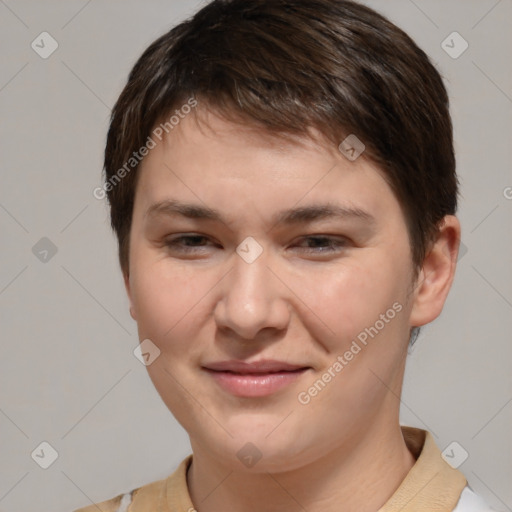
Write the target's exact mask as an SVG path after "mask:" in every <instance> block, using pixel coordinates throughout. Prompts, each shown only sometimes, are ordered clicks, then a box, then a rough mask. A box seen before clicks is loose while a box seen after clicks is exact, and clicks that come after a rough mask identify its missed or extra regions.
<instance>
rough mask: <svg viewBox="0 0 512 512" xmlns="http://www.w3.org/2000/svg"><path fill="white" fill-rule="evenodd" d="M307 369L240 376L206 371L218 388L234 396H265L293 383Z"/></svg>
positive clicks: (238, 374)
mask: <svg viewBox="0 0 512 512" xmlns="http://www.w3.org/2000/svg"><path fill="white" fill-rule="evenodd" d="M306 370H307V368H304V369H302V370H297V371H294V372H278V373H260V374H254V373H253V374H240V373H230V372H219V371H213V370H207V371H208V373H209V374H210V375H211V376H212V377H213V378H214V379H215V381H216V382H217V383H218V384H219V386H220V387H221V388H222V389H224V390H225V391H227V392H228V393H231V394H232V395H235V396H240V397H260V396H267V395H271V394H272V393H275V392H276V391H279V390H280V389H283V388H285V387H286V386H289V385H290V384H291V383H292V382H295V381H296V380H297V379H298V378H299V377H300V376H301V375H302V374H304V373H305V372H306Z"/></svg>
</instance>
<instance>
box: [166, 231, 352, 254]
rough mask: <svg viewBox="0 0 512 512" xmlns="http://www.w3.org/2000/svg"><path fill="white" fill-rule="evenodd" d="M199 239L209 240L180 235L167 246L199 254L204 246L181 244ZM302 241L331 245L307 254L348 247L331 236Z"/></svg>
mask: <svg viewBox="0 0 512 512" xmlns="http://www.w3.org/2000/svg"><path fill="white" fill-rule="evenodd" d="M197 239H200V240H208V237H206V236H204V235H180V236H177V237H176V238H173V239H170V240H168V241H166V242H165V246H166V247H168V248H170V249H176V250H177V251H179V252H182V253H197V252H198V251H197V250H196V249H204V247H205V246H204V245H195V246H190V245H183V244H182V243H181V242H185V241H191V240H197ZM301 241H316V242H318V241H324V242H325V241H327V242H328V244H329V245H328V246H324V247H318V248H315V247H307V248H306V249H310V250H308V251H306V252H309V253H315V254H329V253H333V252H336V251H337V250H339V249H338V248H344V247H346V246H347V241H346V240H344V239H338V238H334V237H330V236H307V237H304V238H302V239H301ZM316 249H321V250H319V251H318V250H316Z"/></svg>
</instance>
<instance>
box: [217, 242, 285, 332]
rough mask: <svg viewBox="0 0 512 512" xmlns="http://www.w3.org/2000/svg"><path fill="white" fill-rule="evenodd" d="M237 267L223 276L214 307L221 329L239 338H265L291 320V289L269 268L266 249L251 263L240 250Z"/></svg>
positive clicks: (235, 255) (235, 263)
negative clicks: (219, 293) (219, 294)
mask: <svg viewBox="0 0 512 512" xmlns="http://www.w3.org/2000/svg"><path fill="white" fill-rule="evenodd" d="M233 259H234V266H233V268H232V270H231V271H230V272H229V273H228V275H227V276H226V279H223V281H222V282H223V288H222V290H221V296H220V298H219V300H218V302H217V304H216V306H215V311H214V317H215V321H216V323H217V326H218V328H219V329H220V330H221V331H223V332H224V333H226V332H227V331H229V332H230V334H231V336H233V335H236V337H237V339H239V340H240V341H242V340H243V341H263V339H267V337H268V336H272V332H274V333H275V331H282V330H283V329H285V328H286V327H287V326H288V324H289V321H290V301H289V297H287V292H289V290H288V289H287V288H286V286H284V285H283V283H282V282H281V281H280V279H278V278H277V277H276V275H275V274H276V273H277V272H276V270H275V269H271V268H269V266H270V265H269V264H271V262H270V258H269V257H268V252H267V251H266V250H264V251H263V253H262V254H261V255H260V256H259V257H258V258H257V259H256V260H255V261H252V262H251V263H248V262H247V261H245V260H244V259H243V258H242V257H240V256H239V255H238V253H235V254H234V258H233Z"/></svg>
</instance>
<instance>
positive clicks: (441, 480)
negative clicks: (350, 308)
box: [75, 427, 466, 512]
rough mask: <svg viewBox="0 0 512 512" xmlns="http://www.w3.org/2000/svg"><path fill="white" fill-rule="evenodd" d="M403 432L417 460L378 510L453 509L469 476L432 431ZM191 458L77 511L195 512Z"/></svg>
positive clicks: (430, 511) (434, 511) (445, 511)
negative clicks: (441, 447) (128, 490)
mask: <svg viewBox="0 0 512 512" xmlns="http://www.w3.org/2000/svg"><path fill="white" fill-rule="evenodd" d="M402 432H403V435H404V439H405V442H406V444H407V447H408V448H409V451H410V452H411V453H412V454H413V456H414V458H415V459H416V463H415V464H414V466H413V467H412V468H411V470H410V471H409V473H408V474H407V476H406V477H405V479H404V480H403V482H402V483H401V484H400V486H399V487H398V489H397V490H396V491H395V492H394V494H393V495H392V496H391V497H390V498H389V500H388V501H387V502H386V503H385V504H384V506H383V507H381V508H380V509H379V511H378V512H397V511H400V512H423V511H424V512H427V511H428V512H451V511H453V510H454V509H455V507H456V505H457V502H458V501H459V497H460V495H461V493H462V491H463V489H464V487H465V486H466V478H465V477H464V475H463V474H462V473H461V472H460V471H458V470H456V469H453V468H452V467H451V466H450V465H449V464H448V463H447V462H445V461H444V459H443V458H442V457H441V452H440V451H439V449H438V447H437V446H436V444H435V442H434V439H433V437H432V435H431V434H430V433H429V432H427V431H425V430H421V429H417V428H412V427H402ZM191 462H192V455H189V456H188V457H187V458H186V459H184V460H183V461H182V462H181V464H180V465H179V466H178V468H177V469H176V471H175V472H174V473H172V474H171V475H170V476H169V477H167V478H165V479H163V480H158V481H156V482H152V483H150V484H147V485H144V486H142V487H139V488H137V489H135V490H133V491H132V492H131V493H127V494H120V495H119V496H116V497H115V498H112V499H110V500H107V501H103V502H101V503H97V504H95V505H90V506H88V507H85V508H81V509H78V510H75V512H99V511H101V512H194V510H195V509H194V505H193V504H192V500H191V499H190V495H189V492H188V488H187V470H188V468H189V466H190V463H191Z"/></svg>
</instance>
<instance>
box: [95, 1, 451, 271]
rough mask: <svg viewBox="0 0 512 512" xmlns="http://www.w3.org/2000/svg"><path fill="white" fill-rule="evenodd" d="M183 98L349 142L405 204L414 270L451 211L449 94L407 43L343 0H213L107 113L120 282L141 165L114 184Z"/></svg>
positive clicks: (134, 76) (385, 23)
mask: <svg viewBox="0 0 512 512" xmlns="http://www.w3.org/2000/svg"><path fill="white" fill-rule="evenodd" d="M190 97H193V98H197V100H198V101H199V103H200V104H205V105H208V106H209V107H210V108H215V109H216V110H217V111H218V112H220V113H221V114H223V115H225V116H226V117H227V118H228V119H229V118H232V119H237V120H239V121H240V120H243V122H246V123H247V124H252V125H254V126H255V127H259V128H261V129H262V130H263V131H267V132H270V133H274V134H276V135H280V134H281V135H287V134H288V135H301V134H303V135H305V134H306V132H307V129H308V128H314V129H316V130H318V132H319V133H320V134H321V135H322V136H324V137H325V138H326V139H327V140H328V141H332V142H333V143H334V144H336V145H338V144H339V143H340V142H341V141H342V140H343V139H344V138H345V137H346V136H347V135H348V134H355V135H356V136H357V137H358V138H359V139H360V140H361V141H363V143H364V144H365V146H366V149H365V152H364V156H365V157H366V158H369V159H371V160H372V161H374V162H375V163H376V164H377V165H378V166H379V168H380V169H381V170H382V171H383V173H384V175H385V177H386V179H387V181H388V183H389V185H390V186H391V188H392V189H393V191H394V193H395V195H396V197H397V199H398V201H399V202H400V204H401V206H402V209H403V212H404V215H405V219H406V221H407V225H408V231H409V237H410V243H411V251H412V258H413V263H414V266H415V268H418V267H420V266H421V263H422V262H423V259H424V257H425V254H426V252H427V250H428V248H429V244H430V242H431V241H432V239H433V237H434V236H435V234H436V232H437V229H438V225H439V222H440V221H441V220H442V218H443V217H444V216H445V215H448V214H454V213H455V211H456V208H457V186H458V183H457V177H456V174H455V156H454V150H453V141H452V123H451V118H450V114H449V103H448V95H447V92H446V89H445V87H444V85H443V81H442V79H441V76H440V75H439V73H438V71H437V70H436V69H435V67H434V66H433V65H432V64H431V62H430V60H429V58H428V57H427V55H426V54H425V53H424V52H423V51H422V50H421V49H420V48H419V47H418V46H417V45H416V44H415V43H414V42H413V41H412V40H411V38H410V37H409V36H408V35H407V34H405V33H404V32H403V31H402V30H401V29H399V28H398V27H396V26H395V25H394V24H392V23H391V22H390V21H389V20H387V19H386V18H384V17H383V16H382V15H380V14H378V13H377V12H375V11H373V10H372V9H370V8H368V7H365V6H363V5H361V4H358V3H356V2H353V1H349V0H214V1H212V2H210V3H209V4H207V5H206V6H205V7H204V8H202V9H201V10H200V11H198V12H197V13H196V14H195V15H194V16H193V17H192V18H191V19H189V20H187V21H185V22H183V23H181V24H180V25H178V26H176V27H175V28H173V29H172V30H170V31H169V32H167V33H166V34H164V35H163V36H161V37H160V38H158V39H157V40H156V41H154V42H153V43H152V44H151V45H150V46H149V47H148V48H147V49H146V50H145V51H144V53H143V54H142V56H141V57H140V58H139V60H138V61H137V63H136V64H135V66H134V68H133V69H132V71H131V73H130V75H129V78H128V83H127V84H126V86H125V88H124V89H123V91H122V93H121V95H120V97H119V99H118V101H117V103H116V105H115V107H114V109H113V112H112V117H111V124H110V129H109V132H108V137H107V144H106V149H105V178H106V183H107V184H109V186H108V187H107V188H106V190H107V193H108V200H109V203H110V212H111V224H112V227H113V229H114V231H115V233H116V235H117V237H118V242H119V261H120V264H121V268H122V270H123V273H125V274H128V269H129V240H130V228H131V222H132V214H133V204H134V197H135V189H136V185H137V170H138V165H137V166H135V167H134V169H133V171H132V172H123V173H122V175H123V178H122V179H118V180H117V181H116V182H113V179H114V178H116V177H117V178H119V174H117V175H116V173H118V172H119V171H120V170H121V168H123V166H125V167H124V168H125V169H126V162H127V161H128V160H129V159H130V158H131V157H132V154H133V152H134V151H136V150H137V149H139V148H141V147H142V146H143V145H144V144H145V142H146V140H147V138H148V136H149V134H150V133H151V131H152V129H153V128H154V126H155V125H156V123H158V122H159V121H160V120H161V119H162V117H163V116H165V115H170V113H171V112H172V111H173V109H174V108H176V106H179V105H180V104H182V103H184V102H186V100H187V98H190Z"/></svg>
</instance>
